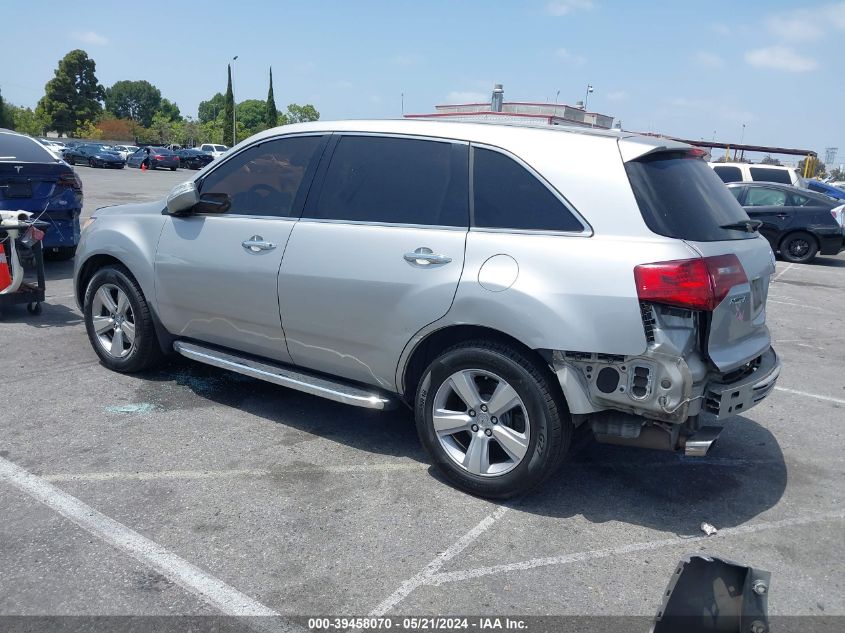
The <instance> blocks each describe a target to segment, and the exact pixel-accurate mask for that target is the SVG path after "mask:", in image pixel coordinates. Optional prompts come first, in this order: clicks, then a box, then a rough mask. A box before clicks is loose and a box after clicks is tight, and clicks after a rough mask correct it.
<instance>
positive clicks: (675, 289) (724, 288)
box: [634, 255, 748, 311]
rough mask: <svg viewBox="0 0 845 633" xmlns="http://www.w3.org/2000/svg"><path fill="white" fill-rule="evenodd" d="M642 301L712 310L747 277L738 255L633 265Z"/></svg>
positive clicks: (743, 282)
mask: <svg viewBox="0 0 845 633" xmlns="http://www.w3.org/2000/svg"><path fill="white" fill-rule="evenodd" d="M634 279H635V280H636V283H637V296H638V297H639V299H640V301H649V302H653V303H663V304H666V305H672V306H678V307H681V308H689V309H692V310H707V311H713V310H714V309H715V308H716V306H718V305H719V304H720V303H722V301H723V300H724V298H725V297H726V296H727V295H728V292H730V289H731V288H733V287H734V286H738V285H740V284H745V283H748V277H747V276H746V274H745V270H744V269H743V268H742V264H741V263H740V261H739V259H738V258H737V256H736V255H718V256H715V257H705V258H699V259H678V260H674V261H669V262H656V263H654V264H641V265H639V266H636V267H634Z"/></svg>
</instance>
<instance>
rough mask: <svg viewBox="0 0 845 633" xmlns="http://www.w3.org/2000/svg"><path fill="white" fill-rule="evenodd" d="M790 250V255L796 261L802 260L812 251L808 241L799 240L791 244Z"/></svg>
mask: <svg viewBox="0 0 845 633" xmlns="http://www.w3.org/2000/svg"><path fill="white" fill-rule="evenodd" d="M788 249H789V254H790V255H792V256H793V257H795V258H796V259H801V258H802V257H805V256H806V255H807V253H808V252H809V251H810V244H809V242H807V240H805V239H802V238H798V239H794V240H792V241H790V242H789V246H788Z"/></svg>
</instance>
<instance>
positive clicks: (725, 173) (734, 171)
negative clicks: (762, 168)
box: [713, 166, 742, 182]
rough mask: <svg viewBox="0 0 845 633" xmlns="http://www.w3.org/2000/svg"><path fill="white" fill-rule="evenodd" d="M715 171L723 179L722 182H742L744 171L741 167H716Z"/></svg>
mask: <svg viewBox="0 0 845 633" xmlns="http://www.w3.org/2000/svg"><path fill="white" fill-rule="evenodd" d="M713 171H715V172H716V175H717V176H719V178H721V179H722V182H742V170H741V169H740V168H739V167H732V166H722V167H714V168H713Z"/></svg>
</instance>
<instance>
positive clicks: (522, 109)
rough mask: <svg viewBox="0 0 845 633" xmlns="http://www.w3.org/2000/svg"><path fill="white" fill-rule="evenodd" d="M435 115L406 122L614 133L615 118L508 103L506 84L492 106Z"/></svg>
mask: <svg viewBox="0 0 845 633" xmlns="http://www.w3.org/2000/svg"><path fill="white" fill-rule="evenodd" d="M434 109H435V112H432V113H431V114H406V115H405V118H406V119H441V120H444V119H445V120H448V121H481V122H487V123H518V124H519V125H536V126H540V127H543V126H546V125H581V126H585V127H596V128H603V129H610V128H611V127H612V126H613V117H612V116H608V115H606V114H599V113H597V112H587V111H586V110H585V109H583V108H580V107H573V106H570V105H566V104H563V103H532V102H526V101H505V100H504V90H503V89H502V84H496V86H495V88H494V89H493V94H492V95H491V99H490V102H488V103H459V104H448V105H438V106H434Z"/></svg>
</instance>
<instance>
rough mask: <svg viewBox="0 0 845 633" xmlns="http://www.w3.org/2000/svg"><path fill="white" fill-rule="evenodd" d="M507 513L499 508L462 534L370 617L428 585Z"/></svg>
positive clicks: (387, 609) (381, 614)
mask: <svg viewBox="0 0 845 633" xmlns="http://www.w3.org/2000/svg"><path fill="white" fill-rule="evenodd" d="M507 511H508V508H506V507H504V506H503V507H500V508H499V509H497V510H496V511H495V512H494V513H493V514H491V515H490V516H488V517H485V518H484V519H483V520H482V521H481V522H480V523H479V524H478V525H476V526H475V527H474V528H472V529H471V530H470V531H469V532H467V533H466V534H464V535H463V536H462V537H461V538H459V539H458V540H457V541H455V543H453V544H452V545H450V546H449V547H448V548H447V549H446V550H444V551H443V552H442V553H441V554H439V555H438V556H437V557H436V558H435V559H434V560H432V561H431V562H430V563H429V564H428V565H426V566H425V568H424V569H423V570H422V571H421V572H419V573H418V574H417V575H416V576H414V577H412V578H409V579H408V580H406V581H405V582H403V583H402V584H401V585H400V586H399V588H398V589H397V590H396V591H394V592H393V593H392V594H390V596H388V597H387V599H385V600H384V601H383V602H382V603H381V604H379V605H378V606H377V607H376V608H375V609H373V610H372V611H370V616H371V617H381V616H383V615H384V614H386V613H387V612H388V611H390V610H391V609H393V607H395V606H396V605H397V604H399V603H400V602H402V600H404V599H405V598H407V597H408V594H410V593H411V592H412V591H413V590H414V589H417V588H418V587H421V586H422V585H425V584H428V581H429V579H430V578H432V577H433V576H434V575H435V574H437V572H438V571H440V569H441V568H442V567H443V565H445V564H446V563H447V562H449V561H450V560H452V559H453V558H454V557H455V556H457V555H458V554H460V553H461V552H462V551H464V550H465V549H466V548H467V547H469V546H470V545H471V544H472V543H473V542H474V541H475V540H476V539H477V538H478V537H479V536H481V535H482V534H484V532H486V531H487V530H489V529H490V526H492V525H493V524H494V523H495V522H496V521H498V520H499V519H500V518H501V517H502V515H504V514H505V513H506V512H507Z"/></svg>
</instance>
